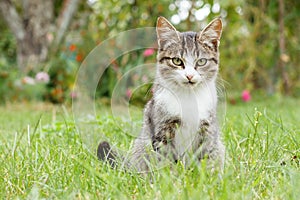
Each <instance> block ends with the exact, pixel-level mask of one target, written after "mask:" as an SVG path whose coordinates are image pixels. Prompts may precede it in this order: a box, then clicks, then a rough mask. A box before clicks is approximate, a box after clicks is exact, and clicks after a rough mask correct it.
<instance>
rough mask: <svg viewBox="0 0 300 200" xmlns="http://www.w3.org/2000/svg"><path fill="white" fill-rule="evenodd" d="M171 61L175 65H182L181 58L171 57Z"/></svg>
mask: <svg viewBox="0 0 300 200" xmlns="http://www.w3.org/2000/svg"><path fill="white" fill-rule="evenodd" d="M172 62H173V64H174V65H177V66H182V65H183V62H182V60H181V59H180V58H177V57H175V58H172Z"/></svg>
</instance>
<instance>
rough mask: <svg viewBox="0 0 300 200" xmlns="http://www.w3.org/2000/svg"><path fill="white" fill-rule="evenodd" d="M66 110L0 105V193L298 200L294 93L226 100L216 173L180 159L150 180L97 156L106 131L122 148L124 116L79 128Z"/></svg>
mask: <svg viewBox="0 0 300 200" xmlns="http://www.w3.org/2000/svg"><path fill="white" fill-rule="evenodd" d="M67 110H68V109H63V107H54V106H51V105H47V107H46V108H44V107H42V106H41V107H36V105H31V104H29V105H21V106H18V105H17V106H16V105H10V106H9V107H1V108H0V112H1V113H2V114H1V129H0V131H1V141H0V159H1V165H0V174H1V182H0V196H1V198H2V199H15V198H21V199H24V198H28V199H34V198H36V199H41V198H51V199H122V198H125V199H295V200H296V199H300V193H299V188H300V173H299V170H300V166H299V164H300V163H299V162H300V161H299V158H300V124H299V113H300V107H299V99H276V98H272V99H263V100H254V101H251V102H249V103H237V104H236V105H227V112H226V116H225V120H224V121H225V124H224V125H223V126H222V130H223V140H224V143H225V145H226V148H227V156H226V166H225V171H224V174H223V177H222V179H219V178H218V176H217V175H211V174H208V173H207V172H206V171H205V170H204V169H203V168H201V167H197V166H194V167H192V168H190V169H184V168H183V167H182V165H181V164H180V163H179V164H177V165H176V166H172V169H170V167H165V168H162V169H161V170H158V171H154V172H153V173H152V178H151V180H150V179H149V178H148V177H143V176H141V175H138V174H130V173H125V172H123V171H119V170H113V169H110V168H109V167H108V166H107V165H105V164H103V163H102V162H100V161H98V160H97V159H96V157H95V148H96V144H97V143H98V142H99V141H100V140H102V139H103V137H102V136H103V135H105V137H106V138H108V139H109V140H110V142H111V143H112V144H114V145H116V146H118V147H120V148H121V149H123V150H127V149H128V148H129V146H130V142H131V141H132V139H133V137H131V136H129V135H128V134H126V131H125V133H124V131H123V130H122V126H123V127H124V126H126V123H127V122H125V121H124V120H122V119H114V118H113V117H112V116H110V114H107V113H109V112H105V113H106V114H102V115H101V116H99V117H98V118H97V119H94V120H93V119H90V120H89V121H86V122H85V126H84V127H86V128H84V129H83V128H81V129H80V131H78V130H77V129H76V127H75V124H74V122H73V121H72V119H71V118H70V116H71V115H72V113H71V111H70V110H69V111H67ZM106 110H107V109H106ZM55 113H56V114H55ZM140 120H141V119H140ZM28 127H29V129H28Z"/></svg>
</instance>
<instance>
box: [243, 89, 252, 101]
mask: <svg viewBox="0 0 300 200" xmlns="http://www.w3.org/2000/svg"><path fill="white" fill-rule="evenodd" d="M242 100H243V101H244V102H248V101H250V100H251V94H250V92H249V90H244V91H243V92H242Z"/></svg>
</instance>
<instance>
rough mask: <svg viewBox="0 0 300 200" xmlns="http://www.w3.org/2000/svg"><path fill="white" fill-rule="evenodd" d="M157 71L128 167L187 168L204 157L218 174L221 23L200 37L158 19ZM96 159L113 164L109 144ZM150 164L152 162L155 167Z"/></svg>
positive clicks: (101, 146) (221, 150) (142, 169)
mask: <svg viewBox="0 0 300 200" xmlns="http://www.w3.org/2000/svg"><path fill="white" fill-rule="evenodd" d="M156 31H157V38H158V47H159V48H158V54H157V69H156V70H157V72H156V77H155V82H154V86H153V97H152V99H151V100H150V101H149V102H148V103H147V105H146V106H145V109H144V123H143V127H142V131H141V133H140V135H139V137H138V138H137V139H136V140H135V141H134V145H133V149H132V151H131V153H130V155H129V156H128V157H126V158H125V161H124V162H126V164H125V165H126V168H130V169H134V170H137V171H138V172H147V171H149V170H150V169H151V168H152V167H150V164H151V163H152V164H153V163H158V164H159V163H161V162H164V160H168V161H172V162H177V161H181V162H183V163H184V164H185V165H189V164H191V163H193V162H196V163H199V164H200V162H201V160H203V159H204V158H207V167H209V168H210V169H212V170H214V169H217V170H222V169H223V164H224V157H225V147H224V145H223V144H222V142H221V138H220V130H219V127H218V122H217V116H216V110H217V91H216V78H217V74H218V69H219V50H218V47H219V41H220V37H221V32H222V21H221V20H220V19H219V18H217V19H215V20H213V21H212V22H211V23H209V24H208V25H207V26H206V28H204V29H203V31H201V32H178V31H177V30H176V29H175V28H174V27H173V26H172V25H171V24H170V22H168V21H167V20H166V19H165V18H163V17H159V18H158V20H157V26H156ZM97 154H98V158H99V159H102V160H106V161H108V162H109V163H110V164H111V165H112V166H114V165H115V164H116V160H115V159H117V158H116V157H117V156H116V155H117V154H116V153H115V152H113V151H112V150H111V149H110V146H109V144H108V143H107V142H102V143H100V144H99V147H98V152H97ZM153 161H154V162H153Z"/></svg>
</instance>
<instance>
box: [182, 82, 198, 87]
mask: <svg viewBox="0 0 300 200" xmlns="http://www.w3.org/2000/svg"><path fill="white" fill-rule="evenodd" d="M183 84H184V85H188V86H194V85H196V84H197V82H195V81H185V82H183Z"/></svg>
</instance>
